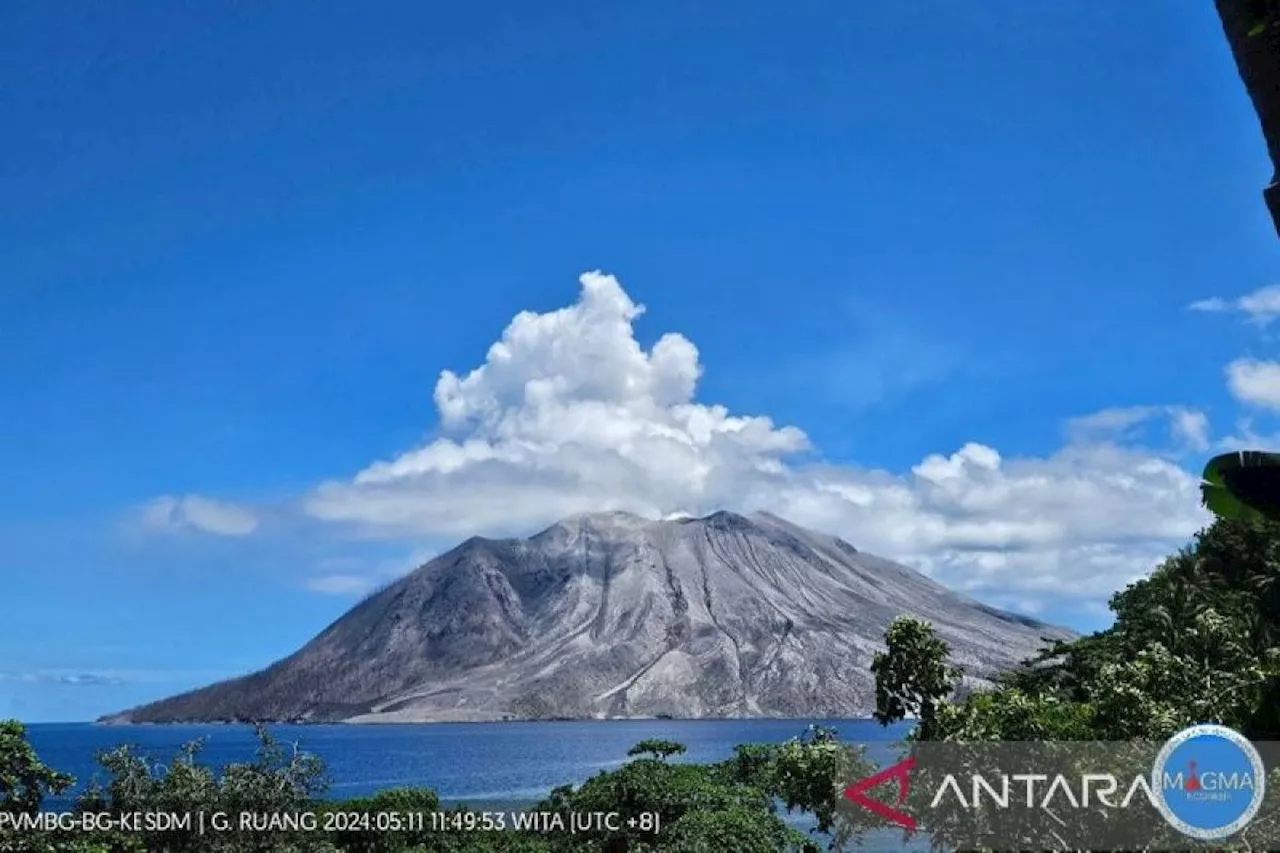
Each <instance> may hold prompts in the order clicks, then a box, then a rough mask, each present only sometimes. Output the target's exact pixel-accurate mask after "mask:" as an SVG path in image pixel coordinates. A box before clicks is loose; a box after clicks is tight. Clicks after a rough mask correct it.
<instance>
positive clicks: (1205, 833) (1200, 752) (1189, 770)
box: [1151, 724, 1267, 841]
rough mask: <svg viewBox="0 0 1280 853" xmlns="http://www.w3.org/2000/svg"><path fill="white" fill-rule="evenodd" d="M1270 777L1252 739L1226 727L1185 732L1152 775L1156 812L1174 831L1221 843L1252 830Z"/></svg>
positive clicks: (1175, 739)
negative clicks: (1247, 829)
mask: <svg viewBox="0 0 1280 853" xmlns="http://www.w3.org/2000/svg"><path fill="white" fill-rule="evenodd" d="M1266 784H1267V777H1266V771H1265V770H1264V768H1263V766H1262V757H1261V756H1260V755H1258V750H1256V749H1255V748H1254V746H1253V744H1251V743H1249V740H1248V738H1246V737H1245V736H1244V735H1242V734H1240V733H1239V732H1237V731H1235V730H1234V729H1229V728H1227V727H1226V726H1217V725H1209V724H1205V725H1199V726H1192V727H1191V728H1188V729H1183V730H1182V731H1180V732H1178V733H1177V734H1176V735H1174V736H1173V737H1171V738H1169V740H1168V742H1166V743H1165V745H1164V746H1163V747H1162V748H1161V750H1160V753H1159V754H1158V755H1157V756H1156V761H1155V765H1154V766H1153V767H1152V769H1151V790H1152V792H1153V793H1154V794H1155V800H1156V808H1157V809H1159V811H1160V814H1161V815H1162V816H1163V817H1164V819H1165V820H1166V821H1167V822H1168V823H1169V825H1170V826H1172V827H1173V828H1174V829H1176V830H1178V831H1179V832H1181V833H1182V834H1183V835H1186V836H1189V837H1191V838H1198V839H1200V840H1202V841H1217V840H1219V839H1223V838H1227V837H1229V836H1232V835H1235V834H1236V833H1237V832H1239V831H1240V830H1242V829H1244V828H1245V827H1246V826H1248V825H1249V822H1250V821H1251V820H1253V818H1254V816H1255V815H1257V813H1258V809H1260V808H1262V798H1263V796H1264V795H1265V794H1266Z"/></svg>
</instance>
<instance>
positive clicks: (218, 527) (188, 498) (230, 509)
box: [142, 495, 258, 536]
mask: <svg viewBox="0 0 1280 853" xmlns="http://www.w3.org/2000/svg"><path fill="white" fill-rule="evenodd" d="M142 520H143V523H144V524H145V525H146V526H147V527H149V528H151V529H153V530H168V531H178V530H199V531H202V532H204V533H213V534H216V535H219V536H247V535H248V534H250V533H252V532H253V531H254V530H256V529H257V528H258V519H257V516H255V515H254V514H253V512H251V511H250V510H248V509H246V508H244V507H242V506H238V505H236V504H232V503H227V502H226V501H217V500H213V499H212V498H206V497H201V496H200V495H183V496H181V497H177V496H174V495H162V496H160V497H158V498H155V499H153V500H151V501H150V502H149V503H148V504H147V505H146V506H145V507H143V508H142Z"/></svg>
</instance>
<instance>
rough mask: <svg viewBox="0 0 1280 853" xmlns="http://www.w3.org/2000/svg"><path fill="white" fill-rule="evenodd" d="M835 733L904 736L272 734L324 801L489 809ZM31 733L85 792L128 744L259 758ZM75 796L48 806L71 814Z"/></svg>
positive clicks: (227, 737)
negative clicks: (639, 755) (650, 756)
mask: <svg viewBox="0 0 1280 853" xmlns="http://www.w3.org/2000/svg"><path fill="white" fill-rule="evenodd" d="M811 724H812V725H822V726H831V727H833V728H835V729H836V730H837V732H838V733H839V736H840V738H841V739H842V740H845V741H856V742H862V743H868V744H870V745H871V747H870V751H871V753H872V755H873V757H877V758H878V757H880V756H878V755H877V753H883V756H884V757H886V758H887V757H888V756H889V754H890V752H891V747H892V744H893V743H895V742H896V741H898V740H899V739H900V738H901V737H902V736H903V735H904V734H906V732H907V730H908V727H907V726H903V725H899V726H891V727H889V728H884V727H882V726H880V725H879V724H877V723H876V722H874V721H872V720H865V719H863V720H607V721H605V720H602V721H574V722H520V723H431V724H422V725H408V724H404V725H359V726H353V725H340V724H339V725H276V726H271V727H270V729H271V731H272V733H273V734H274V735H275V736H276V737H277V738H279V739H280V740H281V741H282V742H284V743H295V742H296V743H297V744H298V745H299V747H300V748H301V749H303V750H305V751H307V752H310V753H313V754H315V755H318V756H320V757H321V758H322V759H323V760H324V762H325V765H326V767H327V770H328V774H329V777H330V780H331V783H330V789H329V795H330V796H332V797H354V796H360V795H364V794H369V793H373V792H375V791H378V790H381V789H384V788H390V787H398V786H406V785H412V786H425V787H429V788H433V789H434V790H435V791H436V792H437V793H438V794H439V795H440V798H441V799H442V800H444V801H445V802H450V803H468V804H476V805H477V806H483V805H484V804H486V803H505V804H509V803H522V802H532V801H534V800H537V799H538V798H540V797H542V796H543V795H544V794H546V793H548V792H549V791H550V790H551V789H552V788H553V787H555V786H556V785H561V784H565V783H574V784H579V783H581V782H584V781H585V780H586V779H588V778H589V777H591V776H593V775H595V774H596V773H599V772H600V771H602V770H607V769H609V768H613V767H617V766H619V765H620V764H622V763H624V762H625V761H626V760H627V750H628V749H630V748H631V747H632V746H633V745H635V744H636V743H638V742H639V741H642V740H645V739H646V738H667V739H670V740H675V741H678V742H680V743H683V744H685V745H686V746H687V747H688V753H687V754H686V755H684V756H683V759H682V760H686V761H695V762H706V761H718V760H721V759H725V758H728V757H730V756H731V755H732V754H733V748H734V747H735V746H736V745H738V744H742V743H779V742H782V741H785V740H787V739H788V738H792V737H796V736H799V735H801V734H803V733H804V732H805V730H806V729H807V728H808V726H810V725H811ZM28 736H29V738H30V741H31V744H32V746H33V747H34V748H35V750H36V752H37V753H38V754H39V755H40V757H41V758H42V759H43V760H44V761H45V763H46V764H48V765H50V766H51V767H53V768H55V769H57V770H61V771H64V772H66V773H70V774H71V775H73V776H75V777H76V782H77V785H76V789H75V791H78V790H80V789H81V788H82V787H83V786H84V785H85V784H86V783H88V782H89V781H90V780H92V779H93V778H94V777H95V776H97V777H98V778H103V773H102V771H101V769H100V767H99V766H98V765H97V762H96V760H95V755H96V754H97V753H98V752H99V751H101V750H105V749H110V748H112V747H115V746H119V745H121V744H131V745H134V746H136V747H138V748H139V749H141V750H142V751H143V752H144V753H145V754H147V755H149V756H150V757H151V759H152V760H154V761H156V762H157V763H161V764H163V763H167V762H168V761H169V759H170V758H172V757H173V755H174V754H175V753H176V752H177V750H178V748H179V747H180V746H181V745H182V744H184V743H187V742H189V741H192V740H195V739H197V738H203V739H205V748H204V751H203V753H202V759H201V760H202V761H203V762H204V763H207V764H209V765H211V766H214V767H219V766H222V765H223V764H226V763H228V762H233V761H244V760H248V759H250V758H252V756H253V753H254V751H255V749H256V747H257V740H256V738H255V736H254V732H253V728H252V727H250V726H246V725H138V726H100V725H94V724H92V723H49V724H33V725H30V726H29V727H28ZM75 791H72V792H69V793H68V795H66V796H64V797H61V798H59V800H58V801H55V802H50V803H47V804H46V807H48V808H61V807H65V806H67V805H69V803H70V802H71V800H72V798H73V797H74V795H75Z"/></svg>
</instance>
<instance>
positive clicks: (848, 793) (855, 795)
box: [844, 758, 916, 830]
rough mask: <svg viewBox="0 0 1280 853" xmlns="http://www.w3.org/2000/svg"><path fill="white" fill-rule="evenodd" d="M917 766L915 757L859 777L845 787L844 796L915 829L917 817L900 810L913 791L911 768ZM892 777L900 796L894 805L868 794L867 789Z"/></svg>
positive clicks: (889, 819)
mask: <svg viewBox="0 0 1280 853" xmlns="http://www.w3.org/2000/svg"><path fill="white" fill-rule="evenodd" d="M915 766H916V760H915V759H914V758H908V759H905V760H903V761H899V762H898V763H897V764H895V765H893V766H892V767H886V768H885V769H884V770H881V771H880V772H879V773H876V774H875V775H873V776H868V777H867V778H865V779H859V780H858V781H857V782H854V783H853V784H852V785H850V786H849V787H847V788H845V789H844V796H845V799H847V800H852V801H853V802H855V803H857V804H858V805H860V806H862V807H863V808H864V809H867V810H869V811H872V812H874V813H875V814H878V815H880V817H882V818H884V819H885V820H887V821H889V822H890V823H896V824H897V825H898V826H901V827H903V828H904V829H909V830H914V829H915V828H916V819H915V818H913V817H912V816H911V815H909V814H907V813H906V812H904V811H901V810H900V808H899V807H900V806H901V805H902V804H903V803H904V802H906V799H907V795H908V794H909V793H911V769H912V768H913V767H915ZM890 779H893V780H895V781H897V783H898V796H897V798H896V800H895V801H894V804H893V805H889V804H888V803H884V802H881V801H880V800H876V799H872V798H871V797H870V796H868V795H867V793H866V792H867V790H868V789H870V788H874V787H876V786H877V785H879V784H881V783H883V782H886V781H888V780H890Z"/></svg>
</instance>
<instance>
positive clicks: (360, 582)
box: [303, 548, 440, 596]
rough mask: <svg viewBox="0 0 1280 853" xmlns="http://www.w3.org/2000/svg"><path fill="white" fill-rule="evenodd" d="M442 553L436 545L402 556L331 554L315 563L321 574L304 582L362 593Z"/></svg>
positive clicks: (325, 591)
mask: <svg viewBox="0 0 1280 853" xmlns="http://www.w3.org/2000/svg"><path fill="white" fill-rule="evenodd" d="M439 553H440V552H439V550H438V549H435V548H419V549H415V550H413V551H411V552H409V553H408V554H407V555H405V556H402V557H390V558H383V559H373V560H367V559H361V558H359V557H329V558H326V559H324V560H321V561H320V562H319V563H318V564H317V566H316V568H317V569H318V570H319V571H320V572H321V574H318V575H315V576H313V577H310V578H307V579H306V580H305V581H304V582H303V586H304V587H305V588H306V589H309V590H311V591H312V592H318V593H321V594H322V595H347V596H354V595H363V594H365V593H367V592H369V591H370V590H373V589H375V588H376V587H378V586H380V585H382V584H385V583H387V582H388V581H391V580H394V579H395V578H398V577H400V576H401V575H404V574H406V573H408V572H411V571H413V570H414V569H416V568H418V567H419V566H421V565H422V564H423V563H426V562H429V561H430V560H431V559H432V558H434V557H436V556H437V555H438V554H439Z"/></svg>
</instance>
